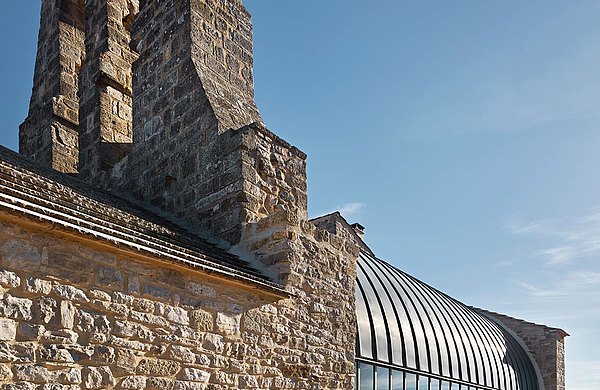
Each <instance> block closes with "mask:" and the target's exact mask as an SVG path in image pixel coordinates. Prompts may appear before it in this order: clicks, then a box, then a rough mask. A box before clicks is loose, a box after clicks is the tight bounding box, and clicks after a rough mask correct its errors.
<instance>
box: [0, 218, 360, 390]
mask: <svg viewBox="0 0 600 390" xmlns="http://www.w3.org/2000/svg"><path fill="white" fill-rule="evenodd" d="M2 220H3V222H1V223H0V258H1V267H0V285H1V289H0V291H1V292H2V294H0V296H1V298H0V380H1V381H2V383H3V385H2V386H3V387H2V388H3V389H34V388H39V389H79V388H86V389H100V388H123V389H142V388H149V389H161V390H170V389H211V390H225V389H249V388H256V389H309V388H312V389H348V390H349V389H352V388H353V381H354V371H353V370H354V368H353V357H354V338H355V334H354V328H355V324H354V319H353V318H350V317H349V315H348V314H344V313H352V314H353V313H354V308H353V300H352V301H349V300H348V298H347V296H348V295H352V292H353V290H352V289H351V288H350V286H352V285H353V281H354V277H353V276H352V272H351V270H352V266H353V264H355V260H356V259H355V257H353V256H355V254H356V248H355V247H354V246H352V245H348V246H347V247H346V246H345V245H346V244H345V243H344V241H343V240H342V239H341V238H340V237H336V236H332V235H330V234H329V233H327V232H322V231H321V232H319V231H317V230H316V229H315V228H314V227H312V226H311V225H309V224H305V225H304V231H305V233H306V236H305V238H303V239H302V240H300V241H297V243H298V244H299V245H302V247H301V248H300V247H299V248H296V249H297V253H298V254H303V255H306V256H307V257H305V262H304V265H303V266H302V267H300V266H296V267H295V269H294V272H293V274H294V275H295V277H294V278H293V279H294V280H295V282H294V283H291V284H294V286H295V287H293V288H292V289H291V290H292V292H293V293H297V294H295V296H294V297H293V298H291V299H283V298H281V297H275V296H274V295H272V293H267V292H262V291H259V290H252V289H250V288H248V287H247V286H244V285H241V284H239V283H235V281H231V280H229V281H227V280H223V279H218V278H216V277H213V276H210V275H207V274H202V273H200V272H199V271H195V270H191V269H188V268H185V267H182V266H178V265H175V264H169V263H165V262H161V261H159V260H157V259H153V258H151V257H147V256H145V255H143V254H140V253H131V252H127V251H124V250H118V249H116V248H112V247H109V246H108V245H106V246H100V245H99V242H98V241H93V240H90V239H89V238H85V237H82V236H72V235H70V233H68V232H61V231H58V230H55V229H54V230H50V228H51V227H50V226H42V225H38V224H35V225H34V224H32V223H30V222H27V224H23V225H21V222H23V223H25V221H24V220H20V219H17V218H14V217H10V218H9V217H3V218H2ZM311 234H312V237H311V236H310V235H311ZM344 267H346V268H349V269H344ZM348 274H349V275H348ZM344 295H346V296H344ZM350 302H352V304H351V303H350Z"/></svg>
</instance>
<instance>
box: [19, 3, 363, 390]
mask: <svg viewBox="0 0 600 390" xmlns="http://www.w3.org/2000/svg"><path fill="white" fill-rule="evenodd" d="M42 3H43V10H42V26H41V28H40V44H39V48H38V59H37V66H36V74H35V85H34V89H33V97H32V103H31V108H30V115H29V117H28V118H27V120H26V121H25V123H24V124H23V126H22V127H21V129H20V130H21V133H20V136H21V152H22V153H23V154H26V155H28V156H30V157H33V158H34V159H35V160H37V161H38V162H40V163H41V164H44V165H46V166H49V167H52V168H54V169H56V170H60V171H62V172H69V173H72V174H77V175H78V177H79V178H80V179H82V180H85V181H87V182H88V183H89V184H91V185H93V186H98V187H102V188H103V189H105V190H108V191H110V192H113V193H115V194H118V195H121V196H126V197H128V198H130V199H132V200H133V201H135V202H138V203H139V204H141V205H143V206H145V207H152V208H154V209H160V210H161V211H162V213H164V214H166V215H168V216H169V217H172V218H173V219H174V220H176V221H177V222H178V223H181V224H184V225H185V226H186V227H187V228H188V229H190V230H192V231H194V232H201V233H202V234H203V235H206V236H208V237H212V238H215V239H217V240H220V242H221V243H223V245H227V246H228V247H229V248H231V251H233V252H234V253H237V254H239V255H240V256H241V257H245V258H248V259H249V260H251V261H254V262H255V263H256V264H258V265H260V266H261V267H262V271H263V272H264V273H265V274H267V275H269V276H270V277H271V279H272V280H273V281H275V282H277V283H279V284H281V285H283V286H285V288H286V289H287V290H288V291H289V293H290V296H291V297H292V298H290V299H288V300H284V301H282V302H278V303H277V307H278V309H277V310H278V311H277V313H278V314H277V318H278V320H277V324H274V325H273V328H274V329H275V330H274V331H273V332H274V333H273V335H272V336H273V337H274V338H275V339H277V345H278V351H279V352H278V354H277V355H274V356H273V357H272V359H271V360H270V362H269V364H271V363H272V364H273V365H274V366H275V367H276V370H275V371H273V372H274V373H278V375H281V376H282V377H283V378H286V381H291V382H285V383H288V384H289V383H295V384H297V385H295V384H294V385H293V386H294V387H293V388H322V389H350V388H353V380H354V379H353V378H354V352H355V351H354V349H355V336H356V327H355V310H354V304H355V303H354V302H355V300H354V283H355V279H356V258H357V256H358V248H357V246H356V245H355V243H354V241H353V240H352V239H350V238H348V237H346V236H344V235H343V234H342V233H340V234H337V233H330V232H328V231H325V230H321V229H318V228H317V227H315V226H314V225H313V224H312V223H311V222H309V221H308V213H307V191H306V190H307V189H306V155H305V154H304V153H303V152H302V151H300V150H299V149H298V148H296V147H294V146H292V145H290V144H289V143H287V142H285V141H284V140H282V139H281V138H279V137H278V136H277V135H275V134H274V133H272V132H271V131H269V130H268V129H267V128H266V127H265V125H264V124H263V121H262V119H261V116H260V114H259V111H258V109H257V107H256V103H255V101H254V80H253V54H252V51H253V42H252V21H251V17H250V14H249V13H248V11H247V10H246V9H245V7H244V6H243V4H242V1H241V0H139V1H138V0H85V1H84V0H79V1H78V0H43V1H42ZM65 20H66V21H68V23H67V22H65ZM75 20H76V21H77V22H76V23H75ZM50 45H52V46H50ZM290 386H292V385H290ZM278 388H281V386H279V387H278ZM285 388H292V387H289V386H288V387H285Z"/></svg>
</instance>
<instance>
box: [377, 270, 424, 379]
mask: <svg viewBox="0 0 600 390" xmlns="http://www.w3.org/2000/svg"><path fill="white" fill-rule="evenodd" d="M384 276H385V278H386V279H387V280H388V282H389V284H390V286H392V288H393V289H394V292H395V293H396V296H397V297H398V300H399V301H400V304H401V305H402V308H403V309H404V313H406V319H407V322H408V325H409V327H410V331H411V334H412V339H413V347H414V352H415V354H414V355H415V365H416V367H417V370H419V369H420V365H421V362H420V358H419V346H418V343H417V334H416V331H415V328H414V325H413V321H412V318H411V315H410V311H409V310H408V307H407V306H406V303H405V302H404V300H403V299H402V296H401V294H400V292H399V291H398V289H397V288H396V287H397V286H396V284H395V283H394V281H396V282H397V280H395V278H394V275H393V274H392V273H391V272H389V271H388V272H385V273H384ZM392 279H394V280H392ZM400 328H401V329H402V326H401V323H400ZM404 361H405V364H406V365H408V363H407V361H406V351H405V356H404Z"/></svg>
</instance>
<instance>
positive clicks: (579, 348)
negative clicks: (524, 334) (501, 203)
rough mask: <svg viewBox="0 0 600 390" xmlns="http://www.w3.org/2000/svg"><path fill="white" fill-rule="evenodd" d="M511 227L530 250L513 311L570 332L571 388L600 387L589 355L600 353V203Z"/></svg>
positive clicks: (597, 367) (516, 280)
mask: <svg viewBox="0 0 600 390" xmlns="http://www.w3.org/2000/svg"><path fill="white" fill-rule="evenodd" d="M505 228H506V229H507V230H508V231H509V232H510V233H511V234H512V235H513V236H514V238H515V239H516V240H517V241H519V247H521V248H526V249H525V253H520V254H518V255H517V256H516V258H517V260H518V261H517V262H516V263H515V264H519V267H518V268H516V269H515V272H514V273H513V276H512V278H511V280H512V282H513V286H515V287H516V288H514V289H513V291H512V296H511V297H510V298H508V300H507V302H506V303H505V304H506V307H507V310H513V309H514V310H516V311H519V312H520V314H521V315H522V317H523V318H529V316H530V315H533V316H534V317H535V318H537V322H539V323H545V324H549V325H551V326H552V325H554V326H559V327H562V328H564V329H565V330H566V331H567V332H568V333H570V334H571V337H569V338H568V339H567V348H566V353H567V358H566V364H567V372H568V374H567V386H568V387H569V388H572V389H577V390H592V389H598V388H599V386H600V374H598V373H600V361H598V360H584V359H585V358H584V357H585V356H590V357H592V356H598V354H599V353H600V344H599V343H598V341H597V337H596V336H597V335H598V334H600V207H592V208H590V209H588V210H587V212H584V213H582V214H581V215H579V216H575V217H558V218H544V219H537V220H523V219H520V218H511V219H510V220H509V221H508V222H507V223H506V225H505ZM525 242H527V244H526V245H524V243H525Z"/></svg>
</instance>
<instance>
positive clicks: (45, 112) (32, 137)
mask: <svg viewBox="0 0 600 390" xmlns="http://www.w3.org/2000/svg"><path fill="white" fill-rule="evenodd" d="M83 30H84V10H83V2H82V1H80V0H58V1H57V0H44V1H42V11H41V23H40V32H39V38H38V39H39V41H38V49H37V58H36V63H35V74H34V80H33V91H32V95H31V101H30V106H29V114H28V116H27V118H26V119H25V121H24V122H23V124H22V125H21V126H20V129H19V149H20V151H21V153H22V154H24V155H26V156H28V157H31V158H33V159H34V160H35V161H37V162H38V163H40V164H41V165H44V166H47V167H50V168H53V169H55V170H57V171H60V172H66V173H76V172H77V169H78V168H77V164H78V129H77V127H78V124H79V114H78V110H79V100H78V97H77V94H78V90H79V80H78V74H79V70H80V68H81V65H82V63H83V62H84V61H85V48H84V32H83Z"/></svg>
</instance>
